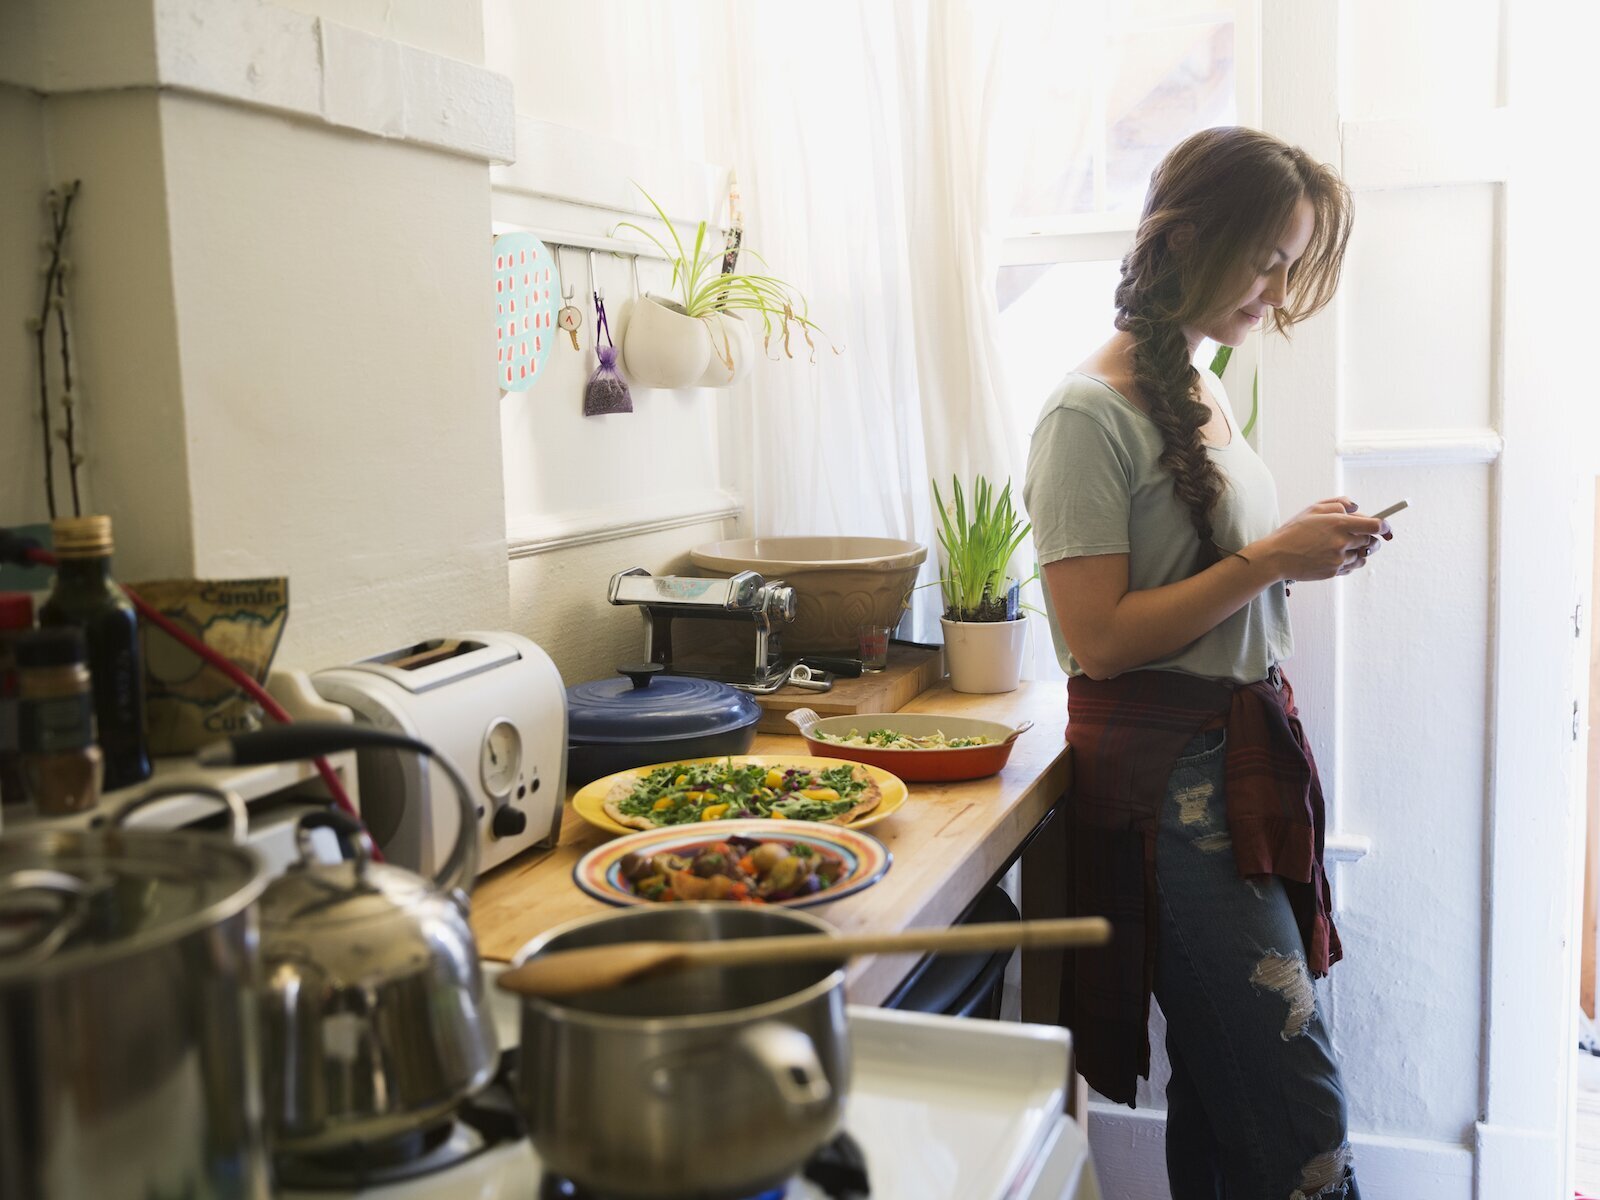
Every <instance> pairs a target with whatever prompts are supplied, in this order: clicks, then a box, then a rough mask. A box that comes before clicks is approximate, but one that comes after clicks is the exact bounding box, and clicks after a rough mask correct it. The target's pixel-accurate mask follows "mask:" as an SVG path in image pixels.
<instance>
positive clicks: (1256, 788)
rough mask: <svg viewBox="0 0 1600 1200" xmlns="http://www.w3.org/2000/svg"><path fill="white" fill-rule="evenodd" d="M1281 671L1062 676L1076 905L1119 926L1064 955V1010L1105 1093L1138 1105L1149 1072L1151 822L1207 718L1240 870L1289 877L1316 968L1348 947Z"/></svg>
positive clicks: (1089, 1075) (1311, 773) (1306, 760)
mask: <svg viewBox="0 0 1600 1200" xmlns="http://www.w3.org/2000/svg"><path fill="white" fill-rule="evenodd" d="M1274 676H1275V677H1276V681H1275V680H1274V679H1272V678H1269V679H1266V680H1262V681H1261V682H1259V683H1252V684H1235V683H1233V682H1231V681H1226V680H1215V679H1203V678H1200V677H1198V676H1193V675H1184V674H1182V673H1180V672H1176V671H1133V672H1130V673H1128V674H1126V675H1121V676H1118V677H1117V678H1115V679H1105V680H1097V679H1090V678H1088V676H1084V675H1079V676H1075V677H1074V678H1073V679H1072V680H1071V681H1070V682H1069V683H1068V685H1067V711H1068V724H1067V740H1068V741H1069V742H1070V743H1071V744H1072V760H1073V786H1072V790H1071V791H1070V792H1069V793H1068V794H1067V795H1066V796H1064V797H1062V799H1061V801H1060V804H1059V807H1060V812H1061V816H1062V817H1063V818H1065V822H1066V829H1067V840H1068V849H1067V862H1066V871H1067V903H1068V911H1069V913H1070V914H1072V915H1075V916H1103V917H1106V918H1107V919H1108V920H1110V922H1111V924H1112V927H1113V929H1114V931H1115V935H1114V937H1113V938H1112V941H1111V944H1110V945H1109V946H1106V947H1103V948H1099V949H1094V950H1079V951H1076V952H1074V953H1072V954H1068V955H1066V956H1065V958H1066V964H1065V967H1064V969H1063V973H1062V980H1061V992H1062V995H1061V1011H1062V1023H1063V1024H1064V1025H1066V1026H1067V1027H1068V1028H1070V1029H1071V1030H1072V1032H1073V1041H1074V1043H1075V1046H1076V1049H1077V1055H1078V1070H1079V1072H1080V1073H1081V1074H1082V1075H1083V1076H1084V1077H1085V1078H1086V1079H1087V1080H1088V1081H1089V1083H1090V1084H1091V1085H1092V1086H1093V1087H1094V1088H1095V1090H1096V1091H1098V1092H1100V1093H1101V1094H1102V1095H1104V1096H1106V1097H1107V1098H1108V1099H1111V1100H1115V1101H1117V1102H1119V1103H1122V1104H1129V1105H1132V1104H1133V1103H1134V1096H1135V1088H1136V1079H1135V1077H1136V1075H1142V1076H1145V1077H1146V1078H1148V1077H1149V1075H1150V1040H1149V1036H1148V1025H1149V1017H1150V993H1151V988H1152V986H1153V984H1154V981H1155V961H1156V930H1157V920H1156V911H1157V910H1156V884H1155V859H1156V829H1157V826H1158V823H1159V817H1160V809H1161V804H1162V801H1163V799H1164V798H1165V796H1166V791H1167V780H1168V777H1169V776H1170V775H1171V774H1172V768H1173V764H1174V763H1175V762H1176V761H1177V760H1178V757H1179V756H1180V754H1181V753H1182V751H1183V749H1184V747H1185V746H1187V745H1188V744H1189V742H1190V741H1191V740H1192V739H1193V738H1194V736H1195V735H1196V734H1197V733H1199V732H1200V731H1201V730H1203V729H1206V728H1208V727H1213V728H1216V727H1221V728H1225V729H1226V730H1227V751H1226V768H1225V770H1226V779H1227V784H1226V787H1227V796H1226V800H1227V812H1228V830H1229V833H1230V835H1231V836H1232V840H1233V855H1234V861H1235V864H1236V865H1237V867H1238V870H1239V874H1240V876H1241V877H1246V878H1248V877H1251V876H1258V875H1277V876H1278V877H1280V878H1281V879H1282V880H1283V885H1284V889H1285V890H1286V892H1287V893H1288V897H1289V903H1290V905H1291V907H1292V908H1293V910H1294V915H1295V920H1296V922H1297V923H1298V925H1299V928H1300V936H1301V940H1302V941H1303V943H1304V946H1305V955H1306V964H1307V966H1308V967H1309V968H1310V970H1311V973H1312V974H1313V975H1314V976H1321V975H1326V974H1327V973H1328V968H1329V967H1331V966H1332V965H1333V964H1334V963H1336V962H1338V961H1339V959H1340V958H1341V957H1342V954H1343V952H1342V950H1341V949H1340V946H1339V935H1338V932H1337V931H1336V930H1335V929H1334V927H1333V921H1332V919H1331V916H1330V913H1331V911H1332V904H1331V898H1330V896H1329V892H1328V881H1327V876H1326V875H1325V874H1324V871H1323V864H1322V853H1323V836H1324V827H1325V823H1326V821H1325V815H1324V810H1323V800H1322V784H1321V782H1320V781H1319V779H1318V777H1317V765H1316V762H1315V761H1314V760H1313V758H1312V755H1311V747H1310V746H1309V745H1308V744H1307V742H1306V738H1305V733H1304V731H1303V730H1302V729H1301V727H1300V720H1299V714H1298V712H1297V710H1296V709H1295V706H1294V691H1293V689H1292V688H1290V687H1289V685H1288V681H1287V680H1284V679H1283V677H1282V675H1281V673H1278V672H1277V669H1276V668H1274ZM1280 684H1281V686H1280Z"/></svg>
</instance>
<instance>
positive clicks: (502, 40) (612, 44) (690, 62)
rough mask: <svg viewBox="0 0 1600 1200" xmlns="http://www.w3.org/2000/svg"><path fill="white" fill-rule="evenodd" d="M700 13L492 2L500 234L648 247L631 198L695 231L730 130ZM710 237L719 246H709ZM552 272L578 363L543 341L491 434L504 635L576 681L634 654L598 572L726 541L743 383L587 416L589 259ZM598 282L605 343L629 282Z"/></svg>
mask: <svg viewBox="0 0 1600 1200" xmlns="http://www.w3.org/2000/svg"><path fill="white" fill-rule="evenodd" d="M709 11H710V9H709V8H708V7H707V6H704V5H699V4H684V3H681V2H680V3H666V2H664V0H652V2H650V3H620V2H618V0H608V2H606V3H597V4H587V5H583V6H581V7H580V6H573V5H570V4H564V3H561V2H559V0H539V2H537V3H523V2H515V3H514V2H512V0H488V3H486V5H485V41H486V57H487V62H488V65H489V66H490V67H491V68H492V69H494V70H496V71H500V72H502V73H504V74H505V75H507V76H508V77H510V78H511V80H512V81H513V85H514V87H515V91H516V105H517V112H518V117H519V145H518V159H519V161H518V162H517V164H516V165H515V166H514V167H508V168H502V169H497V170H496V171H495V173H494V177H495V189H494V217H495V221H496V223H497V228H529V229H535V230H555V231H565V232H569V233H577V234H584V235H589V236H607V235H610V234H612V233H614V232H615V233H617V236H620V237H624V238H628V239H630V240H633V241H640V240H642V239H640V238H639V236H638V235H637V234H634V233H631V232H630V231H626V230H623V231H617V230H616V228H615V227H616V224H617V222H618V221H620V220H631V221H635V222H637V223H639V224H642V225H645V226H646V228H651V229H657V230H659V225H658V223H657V222H656V221H655V219H654V218H653V217H651V218H645V217H644V215H643V211H642V210H644V209H645V208H646V204H645V201H644V199H643V197H642V196H641V195H640V194H639V192H638V191H637V190H636V189H635V188H634V187H633V186H632V184H631V183H630V180H637V181H638V182H639V183H640V184H643V185H644V186H645V187H646V188H648V189H649V190H650V192H651V193H652V194H653V195H654V196H656V198H657V199H658V200H660V201H661V202H662V203H663V205H665V206H666V207H667V209H668V211H669V212H670V213H671V214H672V216H673V217H674V219H675V220H679V221H681V222H683V225H682V226H680V228H681V232H682V233H683V234H684V235H685V236H692V232H693V227H694V224H695V222H697V221H699V220H701V219H705V220H708V221H710V222H711V223H712V224H713V225H715V224H716V222H717V221H718V220H719V219H721V217H722V215H723V213H722V203H723V200H724V198H725V196H726V191H727V175H726V169H725V166H723V165H714V164H715V159H714V158H713V155H714V154H715V153H716V151H717V150H718V149H720V148H721V147H722V146H723V145H725V144H726V143H727V142H728V141H730V140H731V129H730V122H731V120H732V119H733V118H732V115H731V114H729V113H727V112H725V111H723V108H722V107H721V106H720V105H719V103H718V100H717V96H718V92H717V89H716V88H715V87H714V86H712V87H708V83H714V81H715V79H716V77H717V75H718V71H717V68H716V62H717V53H718V52H717V48H716V47H717V26H716V24H715V23H714V22H709V21H707V20H706V14H707V13H708V12H709ZM708 160H709V161H708ZM711 236H713V237H715V238H716V239H718V244H720V238H721V234H720V232H715V231H714V232H713V233H712V235H711ZM559 261H560V264H561V270H562V272H563V275H564V279H565V282H566V283H567V284H568V285H569V286H572V287H574V288H575V291H576V303H577V304H578V306H579V307H580V308H581V309H582V310H583V312H584V328H583V330H582V332H581V334H580V341H581V344H582V347H583V349H582V351H581V352H579V353H574V352H573V350H572V348H571V345H570V343H569V342H568V341H567V340H566V338H565V337H564V336H563V337H560V338H558V339H557V345H556V348H555V350H554V352H553V354H552V356H551V358H550V359H548V360H546V366H545V368H544V371H543V373H542V374H541V377H540V380H539V382H538V383H537V384H535V385H534V386H533V387H532V388H530V389H528V390H527V391H524V392H506V393H503V394H502V395H501V399H500V413H501V425H500V428H501V438H502V442H503V445H504V449H505V492H506V513H507V528H508V533H509V535H510V541H511V547H512V554H513V558H512V563H511V576H510V583H511V613H512V627H513V628H515V629H517V630H518V631H519V632H522V633H525V634H527V635H528V636H529V637H532V638H533V639H534V640H535V641H537V642H539V643H540V644H541V645H543V646H544V647H545V648H546V649H547V650H548V651H549V652H550V653H551V655H552V656H553V657H554V658H555V661H556V665H557V666H558V667H559V668H560V669H561V672H562V674H563V676H564V677H565V678H566V679H567V680H568V682H578V681H582V680H586V679H594V678H599V677H601V676H604V675H608V674H609V673H610V672H611V671H612V670H613V668H614V667H615V666H616V665H617V664H619V663H622V662H629V661H635V660H637V659H638V658H639V657H640V656H641V651H642V648H643V626H642V618H641V617H640V615H639V613H638V610H636V609H633V608H623V609H611V608H609V607H608V606H606V605H605V603H604V598H605V592H606V585H607V583H608V581H609V579H610V577H611V575H612V574H614V573H615V572H617V571H619V570H623V569H625V568H627V567H632V566H642V567H644V568H645V569H646V570H648V571H650V572H651V573H652V574H667V573H672V572H678V573H688V572H692V571H693V569H694V568H693V565H692V563H690V562H689V560H688V557H687V555H688V551H689V549H690V548H691V547H692V546H695V545H697V544H700V543H702V542H708V541H715V540H717V539H718V538H722V537H729V536H733V535H734V533H735V531H736V529H737V516H738V511H739V507H738V506H739V499H738V496H739V493H740V492H741V491H742V487H741V483H740V479H741V470H742V469H743V468H742V464H743V462H744V460H745V458H746V457H747V456H745V455H743V454H741V453H740V452H739V450H738V447H739V446H740V445H741V443H742V440H743V439H744V437H745V436H746V433H745V429H744V426H743V424H742V421H743V409H744V406H745V405H746V404H747V403H748V399H749V393H748V390H747V389H748V387H749V385H748V384H744V383H741V384H737V385H734V386H733V387H731V388H724V389H716V390H709V389H678V390H675V391H662V390H658V389H651V388H644V387H640V386H638V385H634V386H633V388H632V395H633V405H634V411H633V412H632V413H627V414H614V415H608V416H601V417H585V416H584V415H583V412H582V400H583V386H584V383H585V382H586V381H587V379H588V377H589V374H590V372H591V371H592V370H593V368H594V364H595V360H594V357H593V354H592V350H591V347H592V346H593V344H594V342H593V339H594V332H595V330H594V313H593V307H592V304H591V303H590V302H589V300H588V290H589V286H590V282H589V281H590V273H589V263H590V258H589V255H588V253H587V252H585V251H581V250H573V249H568V250H562V251H560V259H559ZM594 264H595V271H596V274H597V276H598V279H599V283H600V286H601V287H602V288H604V290H605V296H606V308H607V312H608V316H609V320H610V323H611V328H612V333H613V336H614V337H615V339H616V341H617V342H618V344H619V345H620V344H621V343H622V341H623V338H624V335H625V333H626V329H627V323H628V319H629V316H630V309H631V303H632V298H633V296H634V291H635V283H634V275H633V271H632V268H631V265H630V262H629V260H627V259H622V258H615V257H613V256H611V255H608V254H604V253H597V254H595V255H594ZM670 278H671V277H670V272H669V271H668V269H667V267H666V265H665V264H664V263H663V262H661V261H660V260H656V259H643V260H641V261H640V262H639V267H638V286H639V288H640V290H642V291H650V292H659V293H665V292H667V291H669V290H670ZM759 365H760V364H758V366H759ZM663 526H665V527H663ZM630 529H637V530H640V532H638V533H630Z"/></svg>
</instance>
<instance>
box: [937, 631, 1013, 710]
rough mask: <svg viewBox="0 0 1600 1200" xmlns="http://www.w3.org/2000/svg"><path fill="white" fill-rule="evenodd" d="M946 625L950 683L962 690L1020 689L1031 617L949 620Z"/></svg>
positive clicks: (945, 633)
mask: <svg viewBox="0 0 1600 1200" xmlns="http://www.w3.org/2000/svg"><path fill="white" fill-rule="evenodd" d="M939 624H940V625H941V626H942V627H943V629H944V662H945V667H946V668H947V669H948V670H949V672H950V686H951V688H953V689H954V690H955V691H958V692H974V693H990V692H1013V691H1016V688H1017V684H1018V682H1019V681H1020V680H1021V679H1022V656H1023V652H1024V650H1025V649H1026V647H1027V644H1028V620H1027V618H1026V617H1018V618H1017V619H1016V620H1015V621H949V620H946V619H945V618H944V617H940V618H939Z"/></svg>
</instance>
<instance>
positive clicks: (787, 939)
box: [497, 917, 1111, 999]
mask: <svg viewBox="0 0 1600 1200" xmlns="http://www.w3.org/2000/svg"><path fill="white" fill-rule="evenodd" d="M1110 940H1111V925H1110V923H1109V922H1108V921H1106V920H1105V918H1103V917H1073V918H1070V919H1063V920H1055V921H996V922H992V923H987V924H978V925H958V926H957V927H955V928H954V929H908V930H906V931H905V932H904V933H865V934H846V935H843V936H840V937H834V936H831V935H828V934H798V935H794V936H783V937H755V938H728V939H726V940H723V941H715V942H619V943H617V944H616V945H612V946H585V947H584V948H582V949H580V950H560V951H556V952H555V953H552V954H541V955H538V956H536V957H534V958H531V959H529V960H528V961H527V962H525V963H523V964H522V965H521V966H520V967H512V968H511V969H510V970H508V971H506V972H505V973H504V974H502V975H501V976H500V978H499V980H498V981H497V982H498V984H499V986H500V987H502V988H504V989H505V990H506V991H508V992H516V993H517V994H518V995H522V996H543V997H545V998H547V999H554V998H556V997H559V996H572V995H576V994H577V993H579V992H596V991H601V990H603V989H605V988H613V987H619V986H621V985H622V984H624V983H632V982H634V981H635V980H638V979H643V978H645V977H646V976H650V975H658V974H662V973H664V972H670V971H687V970H689V969H690V968H692V967H754V966H765V965H767V964H769V963H789V962H808V961H814V960H819V959H820V960H823V961H831V962H841V963H842V962H844V961H845V960H846V959H849V958H853V957H855V956H856V955H858V954H898V953H902V952H904V951H908V950H909V951H917V952H921V953H933V954H966V953H971V952H973V951H977V950H1009V949H1014V948H1018V947H1020V948H1022V949H1024V950H1036V949H1043V948H1045V947H1050V946H1103V945H1104V944H1105V943H1106V942H1108V941H1110Z"/></svg>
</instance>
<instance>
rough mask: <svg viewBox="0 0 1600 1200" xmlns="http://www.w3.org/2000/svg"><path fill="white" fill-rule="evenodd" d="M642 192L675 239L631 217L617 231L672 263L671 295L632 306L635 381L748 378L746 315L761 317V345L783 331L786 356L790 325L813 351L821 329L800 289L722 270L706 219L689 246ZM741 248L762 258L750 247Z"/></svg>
mask: <svg viewBox="0 0 1600 1200" xmlns="http://www.w3.org/2000/svg"><path fill="white" fill-rule="evenodd" d="M635 186H637V185H635ZM639 190H640V191H641V192H644V197H645V199H646V200H649V201H650V206H651V207H652V208H654V209H655V210H656V214H657V215H658V216H659V217H660V218H661V222H662V224H664V225H665V226H666V227H667V234H668V236H669V237H670V238H671V243H670V244H668V243H667V242H665V241H663V240H662V239H661V238H659V237H657V236H656V235H655V234H653V233H651V232H650V231H649V230H648V229H644V228H642V227H641V226H638V225H635V224H633V223H632V222H631V221H624V222H622V223H621V224H620V225H619V226H618V228H621V229H632V230H634V231H636V232H638V233H641V234H643V235H644V236H645V237H647V238H649V239H650V241H651V242H652V243H654V244H655V246H656V248H657V249H659V250H660V251H661V253H662V255H663V256H664V257H665V258H666V259H667V261H668V262H669V263H671V264H672V295H670V296H657V295H653V294H646V295H644V296H641V297H639V300H638V303H636V304H635V305H634V306H633V311H632V313H631V314H630V315H629V318H628V326H627V328H626V329H625V330H624V331H623V335H622V356H623V362H624V364H625V365H626V367H627V369H628V376H629V378H630V379H633V380H635V381H637V382H638V383H640V384H643V385H644V386H645V387H663V388H675V387H726V386H727V385H728V384H731V383H734V382H736V381H737V380H740V379H743V378H744V376H745V375H746V374H748V372H749V370H750V363H751V362H752V361H753V359H754V357H755V347H754V338H753V337H752V335H751V324H752V321H751V320H747V319H746V318H745V316H744V314H757V315H759V317H760V320H761V326H762V347H763V349H770V347H771V344H772V337H773V334H774V333H778V334H780V335H781V337H782V342H783V351H784V353H785V354H786V355H788V356H789V357H790V358H793V357H794V352H793V350H792V349H791V346H790V334H791V329H790V325H791V323H793V325H794V326H796V327H798V329H799V331H800V335H801V336H802V337H803V338H804V339H805V342H806V345H807V346H809V347H811V349H812V351H813V352H815V350H816V343H815V342H813V341H812V340H811V331H812V330H814V329H817V326H816V325H815V324H814V323H813V322H812V321H810V320H809V319H808V318H807V315H806V314H807V312H808V306H807V303H806V298H805V296H804V295H802V294H801V293H800V291H799V290H798V289H797V288H794V287H793V286H791V285H790V284H787V283H785V282H784V281H783V280H781V279H778V278H777V277H775V276H772V275H755V274H750V273H748V272H741V271H731V272H724V271H723V269H722V260H723V251H722V249H721V248H720V247H719V248H715V249H713V247H712V246H711V245H709V244H708V242H707V238H706V223H705V222H704V221H701V222H700V225H699V227H698V228H697V229H696V230H695V236H694V243H693V245H692V246H685V245H684V243H683V240H682V239H681V238H680V237H679V236H678V231H677V229H676V228H675V227H674V226H673V224H672V222H671V220H669V219H668V217H667V214H666V211H665V210H664V209H663V208H662V207H661V205H659V204H657V203H656V201H655V198H654V197H653V196H651V195H650V193H649V192H645V191H644V189H643V188H639ZM744 253H746V254H750V255H751V256H753V257H754V258H756V259H757V261H760V257H761V256H760V255H758V254H756V253H755V252H754V251H753V250H750V249H749V248H748V247H746V248H745V250H744ZM817 331H818V332H819V333H820V332H821V330H817Z"/></svg>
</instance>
